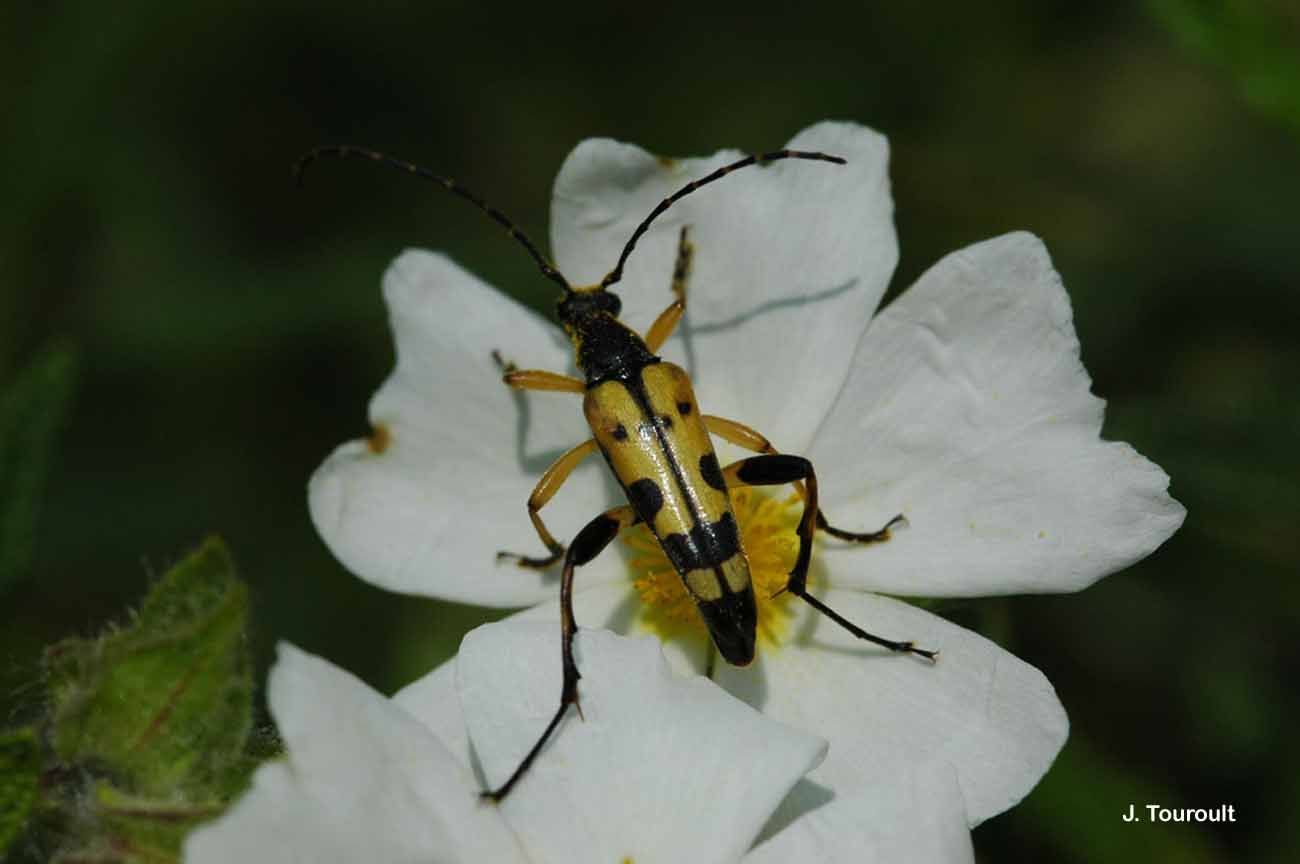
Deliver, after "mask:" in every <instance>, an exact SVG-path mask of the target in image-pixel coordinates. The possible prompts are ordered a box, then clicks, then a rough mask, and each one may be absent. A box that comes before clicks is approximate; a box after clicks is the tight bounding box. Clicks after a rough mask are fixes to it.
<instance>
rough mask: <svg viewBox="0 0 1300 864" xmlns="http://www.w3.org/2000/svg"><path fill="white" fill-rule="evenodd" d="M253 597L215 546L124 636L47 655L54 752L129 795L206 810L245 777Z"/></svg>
mask: <svg viewBox="0 0 1300 864" xmlns="http://www.w3.org/2000/svg"><path fill="white" fill-rule="evenodd" d="M247 605H248V592H247V589H246V588H245V587H244V585H243V583H242V582H240V581H239V580H238V579H237V578H236V577H235V575H234V570H233V566H232V564H231V561H230V556H229V554H228V552H227V551H226V547H225V545H224V544H223V543H222V542H221V541H220V540H217V539H210V540H208V541H207V542H205V543H204V544H203V546H202V547H200V548H199V549H198V551H196V552H194V553H193V554H191V555H190V556H189V557H187V558H185V559H184V560H183V561H181V562H180V563H179V564H177V565H176V566H175V567H173V568H172V569H171V570H169V571H168V572H167V573H166V575H164V576H163V578H162V579H161V580H159V582H158V584H157V585H155V586H154V587H153V589H152V590H151V591H150V592H149V594H148V596H147V597H146V598H145V600H144V603H143V604H142V605H141V607H140V609H139V611H138V612H137V613H136V614H135V616H134V620H133V621H132V622H131V623H130V624H129V625H128V626H126V627H123V628H120V629H117V630H114V631H111V632H109V633H107V634H106V635H104V636H102V637H100V638H98V639H94V640H82V639H70V640H65V641H64V642H61V643H58V644H57V645H54V646H52V647H51V648H50V649H49V650H48V651H47V654H46V668H47V681H48V685H49V688H50V695H51V700H52V703H53V722H52V736H51V737H52V743H53V746H54V750H55V752H56V754H57V755H58V757H59V758H60V759H61V760H63V761H64V762H67V763H83V764H87V765H89V766H91V767H95V768H99V769H102V770H104V771H106V772H107V773H108V774H109V775H110V776H112V777H113V778H115V779H116V780H117V782H118V785H119V786H120V787H121V788H122V789H123V790H125V792H126V793H128V794H132V795H138V796H143V797H146V798H148V797H155V798H162V799H167V800H173V801H176V800H189V801H203V800H209V799H211V798H215V797H218V796H219V793H220V792H221V791H222V790H225V789H228V788H229V785H230V779H229V775H230V774H231V773H232V772H242V771H243V770H245V769H246V761H247V759H246V757H245V756H244V753H243V750H244V742H245V739H246V738H247V736H248V732H249V728H250V725H251V717H252V679H251V673H250V670H249V665H248V656H247V649H246V647H245V643H244V625H245V618H246V614H247Z"/></svg>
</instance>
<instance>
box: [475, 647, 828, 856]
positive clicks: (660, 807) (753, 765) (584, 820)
mask: <svg viewBox="0 0 1300 864" xmlns="http://www.w3.org/2000/svg"><path fill="white" fill-rule="evenodd" d="M559 635H560V634H559V633H558V632H557V631H556V629H555V627H553V626H552V625H551V624H550V623H548V622H541V621H537V622H533V621H508V622H501V623H498V624H489V625H486V626H484V627H480V628H479V629H477V630H475V631H473V632H472V633H470V634H469V635H468V636H467V637H465V641H464V642H463V643H462V645H461V652H460V658H459V665H458V686H459V689H460V697H461V704H462V707H463V709H464V712H465V720H466V725H467V726H468V728H469V731H470V737H471V739H472V740H473V742H474V748H475V752H476V753H477V755H478V757H479V758H480V759H481V762H482V766H483V771H484V773H485V774H486V776H487V777H488V778H489V780H490V782H491V783H493V784H494V785H495V784H499V783H501V782H503V781H504V780H505V779H506V778H507V777H508V776H509V775H510V773H511V771H513V770H514V768H515V767H516V765H518V763H519V761H520V760H521V759H522V758H523V756H524V754H525V753H526V752H527V751H528V749H529V748H530V747H531V746H532V745H533V743H534V741H536V739H537V736H538V735H540V734H541V732H542V730H543V728H544V727H545V725H546V723H547V721H549V720H550V717H551V715H552V714H553V713H554V710H555V708H556V705H557V704H558V703H557V700H558V698H559V694H560V664H559V663H558V662H557V659H558V657H559V655H560V640H559ZM575 647H576V650H577V660H578V665H579V669H580V670H581V672H582V676H583V677H582V680H581V682H580V684H579V691H580V699H581V705H582V711H583V718H582V719H580V718H579V717H578V716H577V714H576V712H573V711H570V712H569V714H568V715H567V716H566V717H565V719H564V721H563V722H562V723H561V725H560V727H559V729H558V731H557V732H556V735H555V737H554V738H553V740H552V741H551V743H550V744H549V745H548V746H547V747H546V749H545V750H543V751H542V753H541V755H540V756H539V758H538V759H537V761H536V762H535V763H534V764H533V766H532V768H531V769H530V770H529V772H528V773H527V774H525V775H524V777H523V779H522V780H521V781H520V783H519V785H518V786H517V787H516V788H515V789H514V791H512V792H511V793H510V795H509V796H508V797H507V798H506V800H505V801H504V802H502V804H501V805H500V806H501V810H502V812H503V813H504V814H505V816H506V819H507V820H508V821H509V822H510V824H511V827H512V828H514V830H515V832H516V833H517V835H518V836H519V837H520V839H521V841H522V842H523V843H524V844H525V846H526V847H527V848H528V851H529V855H530V856H531V857H532V858H533V859H534V860H536V861H539V862H548V861H556V862H573V861H593V862H601V864H607V862H611V861H622V860H628V859H630V860H632V861H636V862H638V864H653V862H661V861H662V862H677V861H699V862H709V861H734V860H736V859H738V858H739V857H740V855H741V854H742V853H743V852H744V851H745V850H746V849H748V848H749V846H750V845H751V844H752V843H753V840H754V837H755V836H756V835H757V834H758V831H759V829H760V828H761V827H762V825H763V823H764V822H765V821H766V820H767V818H768V816H769V815H770V814H771V813H772V811H773V810H774V809H775V808H776V806H777V804H778V803H779V802H780V800H781V798H782V797H783V796H784V795H785V794H786V792H787V791H788V790H789V789H790V787H791V786H792V785H793V784H794V783H795V782H796V781H797V780H798V779H799V778H800V777H801V776H802V775H803V774H804V773H805V772H806V771H808V769H809V768H811V767H812V766H814V765H816V764H817V763H818V762H819V761H820V760H821V758H822V756H823V755H824V753H825V743H824V742H823V741H821V740H820V739H817V738H814V737H813V736H811V735H808V734H806V733H803V732H799V731H797V730H795V729H790V728H787V727H784V726H782V725H781V724H779V723H776V722H773V721H771V720H769V719H767V718H765V717H763V716H761V715H760V714H758V713H757V712H755V711H753V710H751V709H750V708H748V707H747V706H745V705H743V704H741V703H740V702H738V701H736V700H734V699H732V698H731V697H729V696H727V694H725V693H724V692H722V691H721V690H720V689H718V688H717V687H716V686H715V685H714V684H713V683H712V682H710V681H708V680H707V679H704V678H699V677H693V678H685V679H684V678H678V677H676V676H675V675H673V673H672V672H671V671H670V670H669V667H668V664H667V663H666V661H665V660H664V657H663V655H662V653H661V652H660V650H659V645H658V643H657V642H656V641H655V640H653V639H635V640H633V639H625V638H623V637H620V636H616V635H614V634H613V633H610V632H608V631H599V630H582V631H580V632H579V634H578V638H577V644H576V646H575Z"/></svg>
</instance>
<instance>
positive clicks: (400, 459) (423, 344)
mask: <svg viewBox="0 0 1300 864" xmlns="http://www.w3.org/2000/svg"><path fill="white" fill-rule="evenodd" d="M384 297H385V299H386V300H387V302H388V306H389V312H390V316H391V319H392V326H393V334H394V337H395V339H396V343H397V367H396V368H395V369H394V370H393V373H392V375H391V376H389V378H388V380H387V381H385V382H384V385H383V387H382V388H380V390H379V392H378V393H376V394H375V397H374V399H373V400H372V401H371V404H370V419H371V424H372V425H373V426H375V427H381V426H382V427H383V428H384V429H385V430H387V438H388V442H387V445H388V446H387V448H386V449H384V450H383V452H381V453H375V452H372V450H371V448H370V447H369V446H368V445H367V443H366V442H365V441H352V442H349V443H347V444H344V445H343V446H341V447H339V448H338V449H337V450H336V451H335V452H334V454H333V455H331V456H330V457H329V458H328V459H327V460H326V461H325V463H324V464H323V465H321V467H320V468H319V469H317V471H316V473H315V474H314V475H312V479H311V484H310V486H309V491H308V500H309V503H310V505H311V515H312V521H313V522H315V524H316V528H317V530H318V531H319V532H320V534H321V537H322V538H324V540H325V542H326V544H327V545H328V546H329V547H330V550H331V551H332V552H333V553H334V555H335V556H336V557H337V558H338V559H339V560H340V561H341V562H342V563H343V565H344V566H345V567H347V568H348V569H349V570H351V571H352V572H354V573H356V574H357V575H358V576H360V577H362V578H363V579H366V580H367V581H369V582H373V583H375V584H376V585H379V586H381V587H384V588H389V589H392V590H395V591H405V592H409V593H413V594H423V595H427V596H433V597H442V598H445V599H449V600H460V601H464V602H470V603H479V604H483V605H487V606H518V605H525V604H529V603H535V602H537V601H539V600H542V599H544V598H546V597H548V596H550V595H551V594H552V593H553V592H554V591H556V590H557V586H558V581H557V575H556V573H555V572H551V573H545V574H544V573H539V572H537V571H534V570H524V569H521V568H519V567H516V566H514V565H513V564H510V563H503V564H500V565H498V564H497V563H496V561H495V554H496V552H497V551H498V550H501V549H505V550H508V551H512V552H519V553H523V554H527V555H542V554H545V548H544V547H543V546H542V544H541V541H540V540H539V539H538V537H537V534H536V532H535V531H534V530H533V527H532V524H531V522H530V521H529V520H528V514H527V504H526V502H527V499H528V495H529V493H530V492H531V491H532V488H533V485H534V483H536V481H537V479H538V477H539V476H540V474H541V473H542V471H543V470H545V469H546V467H547V466H548V465H549V464H550V463H551V462H552V461H554V459H555V458H556V457H558V456H559V455H560V454H561V453H562V452H564V450H566V449H568V448H569V447H571V446H573V445H575V444H578V443H579V442H581V441H583V440H585V439H587V438H589V437H591V436H590V432H589V430H587V428H586V425H585V423H584V421H583V417H582V400H581V397H579V396H577V395H574V394H569V393H530V394H520V393H515V392H512V391H511V390H509V388H507V387H506V386H505V385H504V384H502V383H501V372H500V370H499V369H498V368H497V366H496V364H495V363H494V362H493V360H492V357H491V352H492V350H493V349H500V350H501V351H502V352H504V353H505V354H506V355H507V359H513V360H514V361H515V362H516V363H518V364H519V365H520V366H521V367H540V368H548V369H551V370H553V371H563V370H564V369H565V368H566V365H567V360H566V356H567V355H566V354H565V353H564V351H563V350H562V348H561V344H562V343H561V341H560V338H559V337H558V335H557V334H558V332H559V331H558V330H556V328H554V327H552V326H551V325H548V324H546V323H545V322H543V321H542V320H541V319H539V318H538V317H537V316H536V315H534V314H533V313H531V312H529V311H528V310H526V309H525V308H523V307H522V306H520V305H519V304H517V303H515V302H514V301H513V300H510V299H508V298H506V297H504V296H502V295H501V294H500V293H499V292H497V291H495V290H494V289H492V288H490V287H489V286H487V285H485V284H484V283H482V282H480V281H478V280H477V279H475V278H474V277H473V276H470V275H469V274H468V273H466V272H465V271H464V270H461V269H460V268H459V267H457V266H456V265H455V264H453V263H452V262H451V261H449V260H448V259H446V258H445V257H443V256H441V255H435V254H432V253H429V252H418V251H408V252H406V253H404V254H403V255H402V256H401V257H400V258H398V259H397V260H396V261H394V262H393V265H392V266H391V267H390V268H389V269H388V272H387V273H386V274H384ZM599 463H600V460H599V459H597V458H591V459H588V460H587V461H586V464H583V465H581V466H579V468H578V469H577V471H575V472H574V474H573V476H572V477H571V478H570V480H569V482H568V483H567V484H566V485H565V486H564V488H563V489H561V490H560V492H559V493H558V494H557V495H556V496H555V498H553V499H552V500H551V503H550V504H548V505H547V507H546V508H545V509H544V510H543V511H542V517H543V518H544V519H545V520H546V523H547V525H548V526H549V527H550V528H551V532H552V534H554V535H555V537H556V538H557V539H559V540H561V542H563V541H564V540H565V539H566V538H569V537H572V536H573V535H574V534H575V533H576V532H577V531H578V530H579V529H581V527H582V526H583V525H584V524H586V522H587V521H588V520H590V519H591V518H592V517H594V516H595V515H596V514H598V513H600V512H601V511H602V510H603V509H605V507H607V506H608V503H607V502H608V501H609V500H610V498H611V493H610V489H611V488H612V483H611V482H610V481H609V480H607V479H606V478H605V476H604V475H605V473H607V472H605V470H604V466H603V465H601V464H599ZM601 572H602V571H601V565H595V566H593V567H592V568H589V572H588V573H587V574H585V575H586V578H587V579H588V581H591V580H599V579H600V578H601V575H600V574H601ZM606 572H607V573H608V572H612V571H606Z"/></svg>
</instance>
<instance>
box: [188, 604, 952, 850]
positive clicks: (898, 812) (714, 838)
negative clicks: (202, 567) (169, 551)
mask: <svg viewBox="0 0 1300 864" xmlns="http://www.w3.org/2000/svg"><path fill="white" fill-rule="evenodd" d="M558 649H559V634H558V633H556V632H555V628H554V627H552V626H549V623H548V622H539V621H532V622H525V621H518V620H512V621H507V622H502V623H498V624H490V625H487V626H485V627H480V628H479V629H477V630H475V631H474V632H472V633H471V634H470V635H469V636H467V637H466V639H465V642H464V645H463V646H462V649H461V652H460V654H459V655H458V658H457V660H456V661H455V665H456V668H457V677H458V679H459V684H458V687H457V690H458V693H456V694H448V695H450V699H449V700H448V701H446V702H444V703H442V704H439V705H436V706H431V705H428V704H424V703H421V702H420V700H416V699H412V698H411V697H410V695H409V691H408V693H404V694H400V695H399V696H398V697H397V698H396V699H394V700H391V701H390V700H388V699H385V698H384V697H383V696H381V695H379V694H378V693H376V692H374V691H373V690H371V689H370V688H368V687H366V685H365V684H363V683H362V682H360V681H358V680H357V679H355V678H353V677H352V676H351V675H349V674H348V673H346V672H344V671H343V670H341V669H339V668H337V667H335V666H332V665H330V664H329V663H327V662H325V661H324V660H321V659H320V658H317V657H313V656H312V655H310V654H306V653H303V652H302V651H299V650H298V649H296V648H294V647H293V646H291V645H287V644H284V645H281V646H280V658H279V662H278V663H277V664H276V665H275V667H274V668H273V670H272V672H271V676H270V683H269V691H270V692H269V702H270V707H271V712H272V714H274V716H275V719H276V723H277V725H278V726H279V728H280V731H281V734H282V735H283V737H284V742H285V748H286V753H285V756H284V758H283V759H281V760H278V761H275V762H271V763H269V764H267V765H264V766H262V767H261V768H259V769H258V771H257V774H256V775H255V776H254V779H253V783H252V787H251V788H250V789H249V791H248V792H247V793H246V794H245V795H244V796H243V798H241V799H240V800H239V802H238V803H236V804H235V806H234V807H232V808H231V810H230V811H229V812H227V813H226V814H225V815H224V816H223V817H222V818H221V819H219V820H217V821H216V822H214V823H212V824H211V825H207V826H204V827H202V828H200V829H198V830H197V831H195V832H194V833H193V834H192V835H191V836H190V837H189V838H188V841H187V845H186V848H185V860H186V861H187V862H189V864H228V862H232V861H235V862H241V864H257V862H290V861H292V862H299V861H301V862H313V864H317V862H324V864H328V862H335V861H337V862H340V864H342V862H347V864H352V862H358V861H363V862H375V864H404V862H410V864H434V862H467V864H469V862H472V864H478V862H492V864H510V862H533V864H546V862H566V864H568V862H600V864H608V862H621V861H632V862H637V864H655V862H679V861H692V862H734V861H740V860H742V857H743V860H745V861H751V860H753V861H756V862H760V864H761V862H767V861H855V862H856V861H898V860H914V861H922V860H933V861H939V860H943V861H973V860H974V859H973V857H972V854H971V849H970V838H969V834H968V833H967V831H966V825H965V822H964V820H963V819H962V818H961V812H960V798H959V793H958V791H957V787H956V782H955V777H953V776H951V774H949V776H946V777H945V776H942V775H941V774H936V775H933V776H926V775H922V774H908V775H905V776H903V777H900V778H896V779H895V780H893V781H892V782H890V783H889V784H887V785H882V786H880V787H878V788H877V789H876V790H875V791H874V792H870V793H868V796H869V797H870V799H871V800H869V801H866V802H855V801H853V800H849V799H846V800H845V801H843V802H840V801H837V802H835V803H834V804H833V805H831V806H828V807H825V808H822V809H821V810H818V811H817V812H816V813H815V814H814V815H813V816H810V817H806V818H805V819H801V820H799V821H798V822H796V823H794V825H792V826H791V827H790V828H787V829H786V830H785V831H783V832H781V833H779V834H777V835H776V836H775V837H774V838H772V839H771V840H769V841H768V842H766V843H764V844H763V845H762V846H760V847H759V848H758V849H756V850H753V851H752V852H750V853H749V854H748V855H746V852H747V850H750V847H751V844H752V843H753V840H754V837H755V835H757V834H758V832H759V829H760V828H761V827H762V826H763V824H764V822H765V821H766V820H767V819H768V818H769V816H770V815H771V813H772V811H773V810H774V809H775V808H776V806H777V804H778V802H779V801H780V800H781V799H782V796H784V795H785V794H786V793H787V792H788V791H789V789H790V787H791V786H792V785H793V784H794V783H795V781H796V780H798V779H799V778H800V777H801V776H802V775H803V774H804V773H805V772H807V771H808V769H809V768H810V767H812V766H813V765H815V764H817V763H818V762H819V761H821V759H822V757H823V755H824V754H825V752H826V744H825V742H824V741H822V740H820V739H818V738H815V737H814V736H811V735H808V734H806V733H803V732H799V731H796V730H794V729H791V728H790V727H788V726H785V725H783V724H781V723H777V722H775V721H773V720H769V719H767V718H765V717H763V716H762V715H761V714H759V713H758V712H756V711H754V710H753V709H751V708H749V707H747V706H745V705H742V704H741V703H740V702H738V701H736V700H735V699H732V698H731V697H729V696H727V695H726V694H725V693H723V692H722V691H721V690H720V689H719V688H718V687H717V686H716V685H714V684H713V683H712V682H709V681H707V680H705V679H703V678H699V677H695V678H690V679H682V678H680V677H678V676H676V675H674V674H673V673H671V672H670V671H669V668H668V664H667V663H666V662H665V659H664V656H663V654H662V652H661V649H660V647H659V644H658V643H657V642H656V641H655V640H651V639H648V638H642V639H637V640H632V639H626V638H623V637H621V636H616V635H614V634H612V633H609V632H607V631H584V632H581V633H579V634H578V639H577V644H576V650H577V655H578V662H579V664H580V666H581V668H582V674H583V678H582V682H583V720H582V722H581V726H582V734H581V735H572V734H570V735H561V736H558V737H557V739H556V740H555V742H554V743H553V745H552V746H550V747H549V748H548V749H547V751H546V755H547V758H546V759H545V760H544V761H543V762H539V763H538V764H537V766H536V768H535V770H534V771H532V772H530V774H528V775H527V776H526V777H525V778H524V780H523V781H522V782H521V783H520V784H519V786H518V787H517V788H516V789H515V790H514V791H513V792H512V793H511V795H510V797H508V798H507V799H506V800H505V801H504V802H502V803H501V804H500V805H493V804H489V803H486V802H483V801H480V800H479V796H478V793H479V789H480V788H481V783H480V780H478V779H476V778H475V777H474V776H473V775H474V774H475V773H477V772H478V771H480V770H481V771H482V772H484V773H486V774H487V775H489V776H498V777H499V776H502V775H503V774H504V773H509V772H510V771H511V770H512V769H513V767H514V763H515V762H516V761H517V760H518V758H519V756H520V755H522V753H523V751H524V750H526V749H527V748H528V747H529V746H531V744H532V742H533V739H534V738H535V737H536V732H537V730H536V728H535V727H536V724H537V722H538V721H539V720H540V719H541V718H543V717H545V716H547V715H549V714H550V713H551V712H552V711H553V708H554V705H553V701H552V700H553V699H554V696H555V688H556V687H557V686H558V684H559V670H558V668H557V667H556V665H555V664H554V663H549V662H545V661H546V660H550V659H553V655H554V654H555V652H556V651H558ZM418 687H419V685H417V688H418ZM425 692H427V691H425ZM457 696H458V697H459V704H457ZM426 709H432V711H433V714H434V715H436V717H437V718H439V719H440V721H441V725H440V726H439V725H427V724H426V720H427V718H426V717H425V716H423V713H422V712H423V711H425V710H426ZM462 718H463V719H464V721H465V723H466V724H467V725H468V727H469V734H471V735H472V736H473V739H474V743H475V753H476V755H477V757H478V759H479V762H477V763H475V764H474V765H473V768H472V770H471V764H470V763H468V762H465V761H461V760H462V759H465V758H468V751H467V744H466V741H465V737H464V736H465V734H466V733H465V726H464V725H460V723H461V720H462ZM456 757H461V758H456ZM864 803H865V807H866V808H867V809H868V810H869V811H871V812H878V813H879V814H880V817H881V818H879V819H873V820H867V821H864V820H862V819H861V818H859V817H858V816H857V814H858V812H859V811H861V810H862V809H863V807H864ZM900 853H903V854H900Z"/></svg>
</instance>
